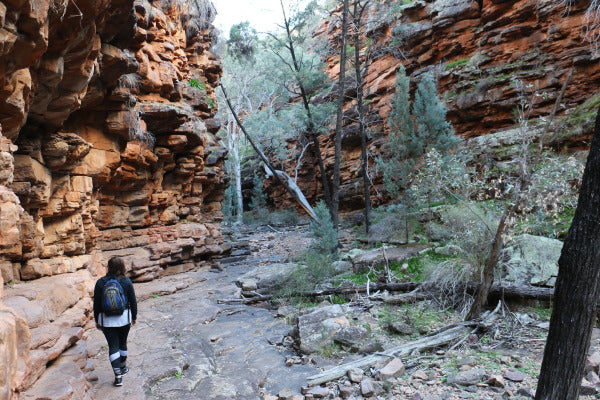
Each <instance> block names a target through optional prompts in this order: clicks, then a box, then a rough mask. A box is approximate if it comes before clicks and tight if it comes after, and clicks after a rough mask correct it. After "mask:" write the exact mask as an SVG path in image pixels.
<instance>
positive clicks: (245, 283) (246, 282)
mask: <svg viewBox="0 0 600 400" xmlns="http://www.w3.org/2000/svg"><path fill="white" fill-rule="evenodd" d="M239 283H240V286H241V287H242V290H243V291H244V292H251V291H253V290H256V289H258V283H257V282H256V280H255V279H243V280H240V281H239Z"/></svg>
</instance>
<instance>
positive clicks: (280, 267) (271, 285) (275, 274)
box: [236, 263, 298, 292]
mask: <svg viewBox="0 0 600 400" xmlns="http://www.w3.org/2000/svg"><path fill="white" fill-rule="evenodd" d="M296 268H298V266H297V265H296V264H293V263H275V264H266V265H261V266H259V267H257V268H255V269H254V270H252V271H250V272H247V273H245V274H244V275H242V276H241V277H239V278H238V280H237V282H236V283H237V285H238V286H239V287H242V285H243V283H244V282H248V281H255V282H256V287H257V288H258V290H259V291H260V290H261V289H268V290H269V291H271V292H272V291H273V290H275V289H277V288H279V287H281V285H282V284H283V281H284V279H285V278H286V277H287V276H288V275H289V274H290V273H291V272H292V271H294V270H296Z"/></svg>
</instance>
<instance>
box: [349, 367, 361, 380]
mask: <svg viewBox="0 0 600 400" xmlns="http://www.w3.org/2000/svg"><path fill="white" fill-rule="evenodd" d="M363 376H364V372H363V370H362V369H360V368H352V369H350V370H348V379H350V382H354V383H359V382H361V381H362V380H363Z"/></svg>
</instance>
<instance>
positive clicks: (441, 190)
mask: <svg viewBox="0 0 600 400" xmlns="http://www.w3.org/2000/svg"><path fill="white" fill-rule="evenodd" d="M476 175H477V174H476V173H475V171H472V170H471V169H469V168H468V167H467V164H466V162H465V160H464V159H463V158H462V157H461V156H460V155H459V154H446V155H443V154H442V153H440V152H439V151H438V150H437V149H436V148H431V149H429V151H427V154H425V159H424V162H423V164H422V166H421V168H419V169H418V170H416V171H414V172H413V174H412V175H411V186H410V189H409V190H408V194H409V196H410V198H411V200H413V204H414V205H416V206H417V207H419V206H428V207H431V206H434V205H435V204H445V203H455V202H456V201H457V200H467V199H470V198H471V197H472V196H473V195H474V194H475V193H476V192H477V191H479V190H482V189H484V188H485V187H487V186H486V184H485V182H482V181H481V180H479V179H477V176H476Z"/></svg>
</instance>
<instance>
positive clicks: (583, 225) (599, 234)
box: [535, 110, 600, 400]
mask: <svg viewBox="0 0 600 400" xmlns="http://www.w3.org/2000/svg"><path fill="white" fill-rule="evenodd" d="M558 266H559V270H558V278H557V281H556V292H555V298H554V310H553V312H552V317H551V319H550V331H549V333H548V339H547V341H546V349H545V351H544V360H543V362H542V368H541V372H540V377H539V381H538V387H537V392H536V396H535V398H536V400H575V399H577V398H578V396H579V391H580V387H581V380H582V378H583V374H584V367H585V361H586V357H587V352H588V350H589V346H590V338H591V333H592V327H593V323H594V321H595V317H596V302H597V301H598V295H599V294H600V292H599V285H598V283H599V281H600V110H599V112H598V114H597V116H596V126H595V131H594V137H593V139H592V144H591V147H590V153H589V155H588V159H587V164H586V166H585V171H584V173H583V181H582V185H581V190H580V193H579V201H578V204H577V209H576V211H575V216H574V218H573V223H572V224H571V228H570V229H569V234H568V235H567V238H566V240H565V243H564V246H563V249H562V253H561V256H560V259H559V261H558Z"/></svg>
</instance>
